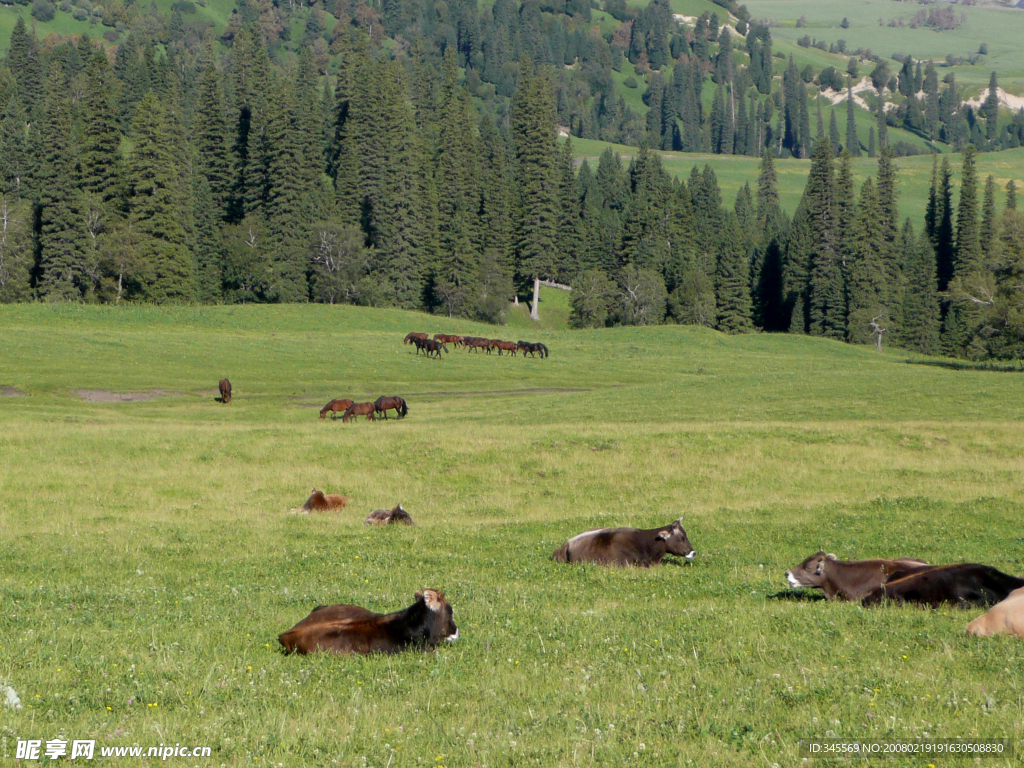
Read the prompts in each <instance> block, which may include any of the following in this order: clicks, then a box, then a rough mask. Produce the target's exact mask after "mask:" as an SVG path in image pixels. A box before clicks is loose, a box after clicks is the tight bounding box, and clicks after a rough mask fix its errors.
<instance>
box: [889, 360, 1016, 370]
mask: <svg viewBox="0 0 1024 768" xmlns="http://www.w3.org/2000/svg"><path fill="white" fill-rule="evenodd" d="M903 362H905V363H906V364H907V365H932V366H935V367H936V368H948V369H949V370H951V371H994V372H996V373H1024V364H1021V363H971V362H967V361H965V360H904V361H903Z"/></svg>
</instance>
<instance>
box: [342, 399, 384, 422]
mask: <svg viewBox="0 0 1024 768" xmlns="http://www.w3.org/2000/svg"><path fill="white" fill-rule="evenodd" d="M375 410H376V408H374V407H373V403H353V404H352V405H350V406H349V407H348V409H347V410H346V411H345V415H344V416H342V417H341V420H342V421H348V420H349V419H354V418H355V417H356V416H365V417H366V420H367V421H373V420H374V416H373V413H374V411H375Z"/></svg>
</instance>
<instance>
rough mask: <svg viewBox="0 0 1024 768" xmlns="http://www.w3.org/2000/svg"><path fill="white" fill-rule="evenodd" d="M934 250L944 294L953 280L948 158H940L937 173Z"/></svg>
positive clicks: (951, 212)
mask: <svg viewBox="0 0 1024 768" xmlns="http://www.w3.org/2000/svg"><path fill="white" fill-rule="evenodd" d="M931 241H932V248H933V249H934V250H935V266H936V272H937V273H938V279H939V291H940V292H945V291H946V290H947V288H948V287H949V283H950V281H951V280H952V279H953V271H954V261H955V255H954V248H953V171H952V169H951V168H950V167H949V158H948V157H945V156H944V157H943V158H942V168H941V170H940V171H939V186H938V192H937V194H936V212H935V229H934V234H933V235H932V237H931Z"/></svg>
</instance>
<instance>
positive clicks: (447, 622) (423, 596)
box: [416, 589, 459, 644]
mask: <svg viewBox="0 0 1024 768" xmlns="http://www.w3.org/2000/svg"><path fill="white" fill-rule="evenodd" d="M416 600H417V601H419V600H422V601H423V602H424V603H426V606H427V608H428V609H429V610H430V613H431V616H432V619H431V626H430V643H431V644H433V643H436V642H439V641H440V640H447V641H448V642H449V643H454V642H455V641H456V640H458V639H459V628H458V627H457V626H455V618H454V616H455V615H454V612H453V611H452V607H451V606H450V605H449V604H448V601H447V600H445V599H444V593H443V592H440V591H438V590H436V589H424V590H423V591H422V592H417V593H416Z"/></svg>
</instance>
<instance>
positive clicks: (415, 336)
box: [402, 332, 430, 344]
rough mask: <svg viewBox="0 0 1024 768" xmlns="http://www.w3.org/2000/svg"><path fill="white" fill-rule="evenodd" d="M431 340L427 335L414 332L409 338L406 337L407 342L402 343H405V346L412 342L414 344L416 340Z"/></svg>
mask: <svg viewBox="0 0 1024 768" xmlns="http://www.w3.org/2000/svg"><path fill="white" fill-rule="evenodd" d="M429 338H430V337H429V336H427V334H425V333H416V332H413V333H410V334H409V335H408V336H406V337H405V341H403V342H402V343H403V344H409V343H410V342H412V341H413V340H414V339H420V340H423V339H429Z"/></svg>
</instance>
